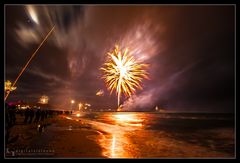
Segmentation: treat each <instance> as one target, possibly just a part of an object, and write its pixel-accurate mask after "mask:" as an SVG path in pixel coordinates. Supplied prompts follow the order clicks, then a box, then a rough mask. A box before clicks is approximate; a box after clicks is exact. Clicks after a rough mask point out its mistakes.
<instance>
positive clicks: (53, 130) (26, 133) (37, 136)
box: [6, 116, 104, 158]
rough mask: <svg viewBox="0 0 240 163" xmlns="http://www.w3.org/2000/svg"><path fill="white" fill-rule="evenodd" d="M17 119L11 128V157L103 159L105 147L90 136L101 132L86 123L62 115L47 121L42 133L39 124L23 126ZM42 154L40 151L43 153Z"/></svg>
mask: <svg viewBox="0 0 240 163" xmlns="http://www.w3.org/2000/svg"><path fill="white" fill-rule="evenodd" d="M22 122H23V118H22V117H20V116H17V124H16V125H15V126H14V127H12V128H11V129H10V138H9V141H10V143H8V144H7V145H6V146H7V149H6V158H8V157H11V158H12V157H34V158H36V157H39V158H44V157H46V158H49V157H58V158H76V157H80V158H90V157H91V158H103V157H104V156H103V155H102V154H101V153H102V150H101V147H100V146H99V145H98V144H97V143H96V142H95V141H93V140H90V139H88V138H87V136H91V135H93V136H94V135H97V134H98V133H97V132H96V131H95V130H93V129H91V127H90V126H89V125H87V124H85V123H83V122H77V121H71V120H68V119H65V118H64V117H62V116H57V117H54V118H48V119H47V120H45V122H44V124H46V125H47V126H46V127H45V130H44V132H38V130H37V126H38V124H23V123H22ZM39 151H40V152H39Z"/></svg>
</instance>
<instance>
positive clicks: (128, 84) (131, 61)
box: [100, 46, 148, 106]
mask: <svg viewBox="0 0 240 163" xmlns="http://www.w3.org/2000/svg"><path fill="white" fill-rule="evenodd" d="M107 54H108V55H107V59H106V62H105V63H104V64H103V67H102V68H100V69H101V70H102V71H103V73H104V75H103V79H104V80H105V83H106V86H107V88H108V90H110V94H111V93H112V92H113V90H115V91H116V94H117V96H118V106H119V105H120V98H121V95H122V93H123V94H124V95H125V96H131V95H132V94H133V93H135V91H136V90H137V89H142V86H141V85H140V83H141V82H142V80H143V79H148V72H147V71H146V68H147V67H148V65H147V64H143V63H140V62H138V60H137V59H136V58H135V57H134V56H132V55H130V54H129V51H128V48H126V49H125V50H124V51H121V50H120V49H119V47H118V46H115V49H114V50H113V51H112V52H109V53H107Z"/></svg>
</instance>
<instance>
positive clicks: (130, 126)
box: [6, 113, 234, 158]
mask: <svg viewBox="0 0 240 163" xmlns="http://www.w3.org/2000/svg"><path fill="white" fill-rule="evenodd" d="M155 116H156V117H155ZM158 116H160V118H159V117H158ZM169 116H170V117H169ZM171 116H175V115H162V114H161V115H154V114H149V113H91V114H86V115H85V114H83V113H81V115H80V116H77V115H76V114H75V115H59V116H55V117H54V118H48V119H47V120H45V121H44V124H46V128H45V130H44V132H38V131H37V125H38V124H27V125H26V124H23V123H22V122H23V117H20V116H18V118H17V125H15V126H14V127H13V128H12V129H11V131H10V135H11V137H10V143H8V144H7V148H8V152H7V155H6V157H24V158H25V157H31V158H32V157H34V158H36V157H37V158H49V157H50V158H51V157H53V158H233V157H234V127H233V126H232V120H230V121H228V120H224V119H223V120H221V119H219V120H217V119H211V118H210V119H207V120H206V119H194V118H193V117H192V116H190V117H188V118H190V119H188V118H187V119H185V118H186V117H185V118H184V117H182V118H180V119H179V118H172V117H171ZM154 117H155V118H154ZM180 117H181V116H180ZM208 117H209V115H208ZM210 117H211V116H210ZM19 149H44V150H47V152H46V151H44V152H42V151H41V152H31V151H30V152H16V150H19ZM12 151H15V153H13V152H12Z"/></svg>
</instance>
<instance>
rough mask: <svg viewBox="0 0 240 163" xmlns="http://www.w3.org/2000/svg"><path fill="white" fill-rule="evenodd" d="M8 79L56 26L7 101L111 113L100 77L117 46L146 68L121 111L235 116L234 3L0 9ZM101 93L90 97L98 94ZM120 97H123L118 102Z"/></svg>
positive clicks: (111, 101) (114, 99)
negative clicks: (76, 104)
mask: <svg viewBox="0 0 240 163" xmlns="http://www.w3.org/2000/svg"><path fill="white" fill-rule="evenodd" d="M5 9H6V10H5V11H6V13H5V20H6V21H5V22H6V23H5V28H6V29H5V42H6V46H5V48H6V54H5V56H6V65H5V66H6V67H5V68H6V69H5V70H6V79H8V80H11V81H14V80H15V78H16V77H17V75H18V73H19V72H20V70H21V67H23V66H24V64H25V63H26V61H27V59H28V58H29V57H30V56H31V54H32V52H33V51H34V50H35V49H36V47H37V46H38V44H39V42H40V41H41V40H42V39H43V37H44V36H45V35H46V34H47V32H48V31H49V30H50V29H51V27H52V26H53V24H54V25H56V28H55V31H54V32H53V34H52V35H51V36H50V37H49V39H48V41H47V42H46V44H44V46H43V47H42V48H41V49H40V50H39V52H38V54H37V55H36V57H35V58H34V59H33V61H32V62H31V64H30V65H29V67H28V68H27V70H26V71H25V72H24V73H23V75H22V76H21V78H20V79H19V81H18V83H17V85H16V86H17V90H16V91H15V92H13V93H12V94H10V96H9V99H8V100H9V101H16V100H28V101H33V102H37V101H38V99H39V97H40V96H41V95H48V96H49V103H52V104H57V105H60V106H64V107H66V108H67V106H69V105H70V100H71V99H75V101H83V102H88V103H91V105H92V107H93V108H98V109H99V108H114V107H116V106H117V97H116V95H114V94H112V95H109V92H107V90H106V87H105V85H104V81H103V80H102V79H101V78H100V77H101V71H100V70H99V68H100V67H101V66H102V64H103V62H104V59H105V56H106V52H108V51H110V50H112V48H114V45H115V44H116V43H117V44H119V45H120V46H122V47H129V49H130V50H131V51H132V53H133V55H135V57H137V58H139V59H141V60H142V61H143V62H145V63H148V64H150V70H149V71H150V78H151V80H146V81H144V82H143V90H141V91H137V93H136V95H134V96H132V97H131V98H130V99H125V100H126V101H125V103H124V106H125V107H126V110H151V109H152V108H154V107H155V106H156V105H159V106H163V107H165V108H167V110H177V111H233V109H234V107H233V104H234V102H233V100H234V6H166V5H165V6H91V5H88V6H71V5H67V6H54V5H52V6H19V5H18V6H13V5H11V6H6V8H5ZM100 89H102V90H104V96H96V92H97V91H98V90H100ZM123 99H124V98H123Z"/></svg>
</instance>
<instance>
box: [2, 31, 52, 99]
mask: <svg viewBox="0 0 240 163" xmlns="http://www.w3.org/2000/svg"><path fill="white" fill-rule="evenodd" d="M54 28H55V26H53V27H52V29H51V30H50V31H49V32H48V34H47V35H46V37H45V38H44V39H43V41H42V42H41V43H40V44H39V46H38V48H37V49H36V50H35V51H34V53H33V54H32V56H31V57H30V59H29V60H28V62H27V63H26V65H25V66H24V67H23V68H22V70H21V71H20V73H19V74H18V76H17V78H16V80H15V81H14V83H13V85H12V87H14V86H15V85H16V83H17V81H18V79H19V78H20V76H21V75H22V73H23V72H24V70H25V69H26V68H27V66H28V65H29V63H30V62H31V61H32V59H33V57H34V56H35V55H36V54H37V52H38V50H39V49H40V48H41V47H42V45H43V44H44V42H45V41H46V40H47V39H48V37H49V36H50V34H51V33H52V32H53V30H54ZM9 94H10V91H9V92H7V94H6V96H5V98H4V101H6V100H7V98H8V96H9Z"/></svg>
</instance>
